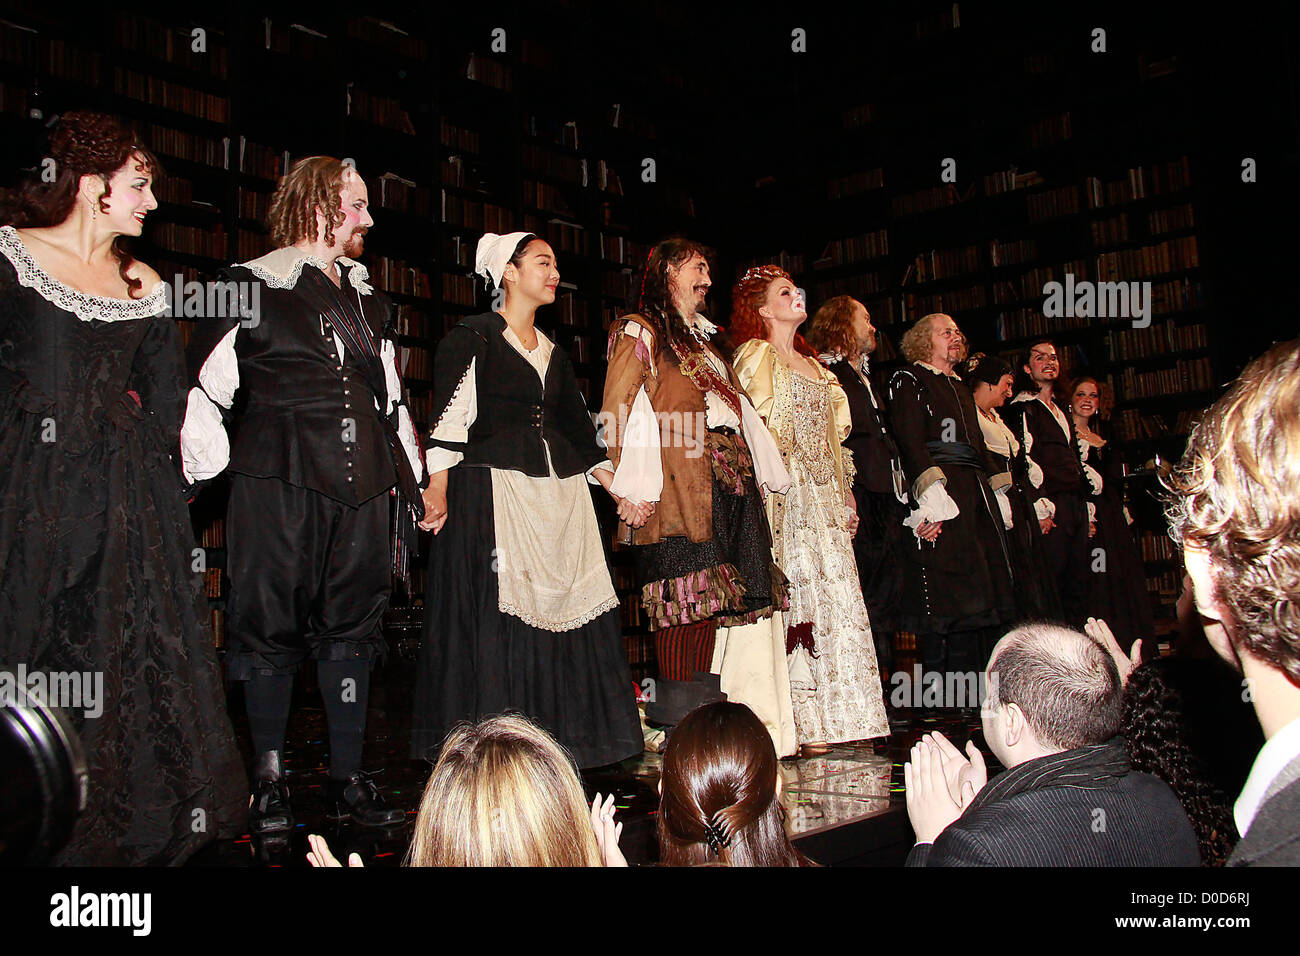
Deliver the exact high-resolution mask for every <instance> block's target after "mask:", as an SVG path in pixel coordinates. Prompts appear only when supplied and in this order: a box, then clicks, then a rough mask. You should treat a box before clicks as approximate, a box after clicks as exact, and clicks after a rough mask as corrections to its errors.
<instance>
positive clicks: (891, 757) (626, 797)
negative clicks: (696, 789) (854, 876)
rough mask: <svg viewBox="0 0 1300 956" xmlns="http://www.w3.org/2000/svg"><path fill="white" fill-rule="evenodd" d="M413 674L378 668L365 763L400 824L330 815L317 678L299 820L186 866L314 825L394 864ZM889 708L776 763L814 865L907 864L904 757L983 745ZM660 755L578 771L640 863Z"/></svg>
mask: <svg viewBox="0 0 1300 956" xmlns="http://www.w3.org/2000/svg"><path fill="white" fill-rule="evenodd" d="M300 683H307V682H306V681H301V682H300ZM410 683H411V681H410V672H409V669H408V668H407V667H406V665H405V663H404V662H403V661H401V660H400V659H398V660H394V661H391V662H390V663H389V664H388V665H387V666H385V667H383V668H381V669H379V670H377V671H376V672H375V676H374V680H373V682H372V687H371V697H370V709H369V714H368V732H367V740H366V751H365V767H366V769H367V770H374V769H377V768H380V767H382V768H383V771H382V772H381V773H379V774H378V775H377V776H376V778H375V780H376V782H377V783H378V784H379V786H380V787H381V789H382V792H383V794H384V797H385V799H387V800H388V801H389V803H390V804H392V805H396V806H400V807H402V808H403V809H405V810H406V815H407V822H406V825H405V826H397V827H393V828H389V829H388V830H377V829H371V828H366V827H360V826H357V825H355V824H353V823H351V822H345V823H336V822H334V821H331V820H327V819H326V817H325V815H324V807H323V804H322V790H323V787H324V785H325V781H326V777H327V774H328V768H329V762H328V749H329V746H328V739H327V734H326V727H325V715H324V711H323V709H322V708H321V704H320V698H319V694H318V692H317V691H316V689H315V687H314V686H313V687H297V688H295V695H294V697H295V701H294V712H293V715H292V717H291V718H290V722H289V734H288V744H287V747H286V755H285V762H286V766H287V768H288V770H289V785H290V788H291V790H292V797H291V799H292V805H293V810H294V814H295V816H296V818H297V821H298V825H297V827H296V828H295V830H294V831H293V832H291V833H290V834H288V835H287V837H284V838H278V839H275V840H265V839H261V840H256V841H255V840H253V839H251V838H250V837H249V836H247V835H244V836H242V837H240V838H239V839H237V840H225V841H220V842H218V843H215V844H212V845H209V846H208V847H206V848H205V849H204V850H202V851H201V852H200V853H198V854H197V855H196V856H195V857H194V858H193V859H192V860H191V861H190V865H191V866H289V867H300V866H307V865H308V864H307V860H306V854H307V834H308V833H319V834H322V835H323V836H325V837H326V839H327V840H328V841H329V843H330V846H331V848H332V849H333V850H334V853H335V856H337V857H338V858H339V859H340V860H344V859H346V854H348V853H352V852H356V853H359V854H360V855H361V858H362V860H363V861H364V862H365V864H366V865H367V866H399V865H400V864H401V862H402V860H403V859H404V857H405V856H406V853H407V850H408V848H409V845H410V838H411V827H412V824H413V823H414V820H415V815H416V810H417V808H418V806H419V802H420V796H421V794H422V793H423V790H424V784H425V781H426V780H427V779H428V775H429V771H430V765H429V764H428V763H427V762H424V761H414V760H411V759H410V758H409V757H408V756H407V740H408V736H407V730H406V723H407V721H408V720H409V709H408V708H409V704H408V702H409V700H410V691H411V687H410ZM886 699H887V700H888V694H886ZM229 703H230V712H231V715H232V718H233V720H234V723H235V730H236V733H237V735H238V736H239V741H240V747H241V749H242V750H243V751H244V752H245V756H246V758H247V759H249V761H250V762H251V754H250V753H249V746H250V745H249V739H248V730H247V724H246V721H245V719H244V716H243V714H244V708H243V698H242V693H241V692H240V691H239V690H238V689H236V690H235V691H234V692H233V693H232V694H231V698H230V702H229ZM888 709H889V714H890V725H891V734H890V736H889V737H888V738H886V739H884V740H875V741H860V742H857V743H852V744H843V745H839V746H836V747H834V748H833V749H832V750H831V751H830V752H829V753H827V754H825V755H822V756H817V757H809V758H801V759H794V760H783V761H782V762H781V773H782V777H783V780H784V788H783V792H782V802H783V803H784V805H785V808H786V811H787V815H788V827H789V831H790V834H791V836H792V838H793V839H794V840H795V842H796V845H797V846H798V847H799V848H800V850H802V851H803V852H804V853H805V854H806V855H808V856H809V857H810V858H812V859H813V860H815V861H817V862H818V863H821V864H823V865H827V866H838V865H882V866H896V865H900V864H901V863H902V861H903V858H904V857H905V856H906V855H907V850H908V849H909V848H910V846H911V843H912V836H911V828H910V826H909V825H908V823H907V815H906V809H905V804H904V797H903V783H902V780H903V762H904V761H905V760H906V759H907V753H908V750H909V749H910V748H911V746H912V743H913V742H914V741H915V740H916V739H917V738H918V737H919V736H920V735H921V734H923V733H926V732H928V731H931V730H936V729H938V730H942V731H943V732H944V733H945V734H947V735H948V736H949V737H950V739H952V740H953V741H954V742H955V743H957V745H958V746H962V745H964V743H965V741H966V739H967V737H973V738H974V739H975V741H976V743H977V744H979V745H980V747H981V749H985V748H984V747H983V738H982V736H981V735H980V734H979V716H978V714H977V713H975V712H972V711H967V712H957V711H948V712H940V714H941V715H939V716H936V715H933V714H931V715H928V716H923V715H922V714H921V713H919V712H917V711H914V710H899V709H896V708H893V707H892V706H891V707H889V708H888ZM985 752H986V754H987V750H986V751H985ZM986 759H988V760H989V763H990V768H996V766H997V763H996V761H995V760H993V758H992V757H991V756H987V757H986ZM660 761H661V757H660V756H659V755H658V754H655V753H648V752H647V753H642V754H641V755H639V756H637V757H633V758H631V759H629V760H625V761H623V762H622V763H620V764H616V765H612V766H609V767H603V768H599V769H596V770H591V771H586V772H584V773H583V775H582V777H583V784H584V787H585V789H586V792H587V797H588V799H590V798H591V797H592V796H594V795H595V794H596V793H598V792H599V793H602V794H609V793H611V792H612V793H614V794H615V795H616V800H615V804H616V806H617V807H618V819H619V820H620V821H622V822H623V824H624V827H623V836H622V839H621V841H620V845H621V847H622V849H623V852H624V855H625V856H626V857H627V859H628V862H629V863H630V864H632V865H634V866H635V865H649V864H654V863H655V862H656V861H657V858H658V851H657V847H656V841H655V814H656V811H657V808H658V803H659V795H658V790H657V784H658V781H659V768H660Z"/></svg>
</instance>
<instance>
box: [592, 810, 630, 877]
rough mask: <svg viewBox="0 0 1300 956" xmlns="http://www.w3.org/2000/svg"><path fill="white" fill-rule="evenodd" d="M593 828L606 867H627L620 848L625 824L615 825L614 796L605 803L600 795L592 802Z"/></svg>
mask: <svg viewBox="0 0 1300 956" xmlns="http://www.w3.org/2000/svg"><path fill="white" fill-rule="evenodd" d="M591 828H592V829H593V830H595V831H596V845H597V846H599V847H600V856H601V859H603V860H604V861H605V865H606V866H627V859H626V858H625V857H624V856H623V851H622V850H620V849H619V848H618V838H619V837H620V836H622V835H623V824H621V823H618V824H616V823H614V795H613V794H612V793H611V794H610V795H609V796H608V797H607V798H606V799H605V800H604V802H602V801H601V799H600V794H596V797H595V799H594V800H592V801H591Z"/></svg>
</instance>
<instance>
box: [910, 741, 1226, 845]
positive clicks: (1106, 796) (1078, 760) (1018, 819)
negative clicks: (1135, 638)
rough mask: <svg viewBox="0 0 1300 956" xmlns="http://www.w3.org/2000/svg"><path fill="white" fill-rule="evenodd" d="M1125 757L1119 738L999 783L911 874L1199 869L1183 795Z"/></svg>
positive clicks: (1035, 764) (1052, 758) (1002, 777)
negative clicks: (928, 869) (928, 870)
mask: <svg viewBox="0 0 1300 956" xmlns="http://www.w3.org/2000/svg"><path fill="white" fill-rule="evenodd" d="M1123 754H1124V745H1123V741H1122V739H1120V738H1116V740H1115V741H1112V742H1111V743H1109V744H1102V745H1099V746H1096V747H1081V748H1077V749H1075V750H1067V751H1064V752H1062V753H1058V754H1051V755H1049V756H1046V757H1039V758H1038V759H1036V760H1029V761H1026V762H1025V763H1022V764H1019V765H1017V766H1015V767H1013V768H1012V769H1010V770H1008V771H1006V772H1005V773H1002V774H999V775H998V776H997V777H995V778H993V779H992V780H990V781H989V782H988V783H987V784H985V786H984V789H983V790H981V791H980V792H979V793H978V794H977V795H976V797H975V800H974V802H972V803H971V805H970V806H969V807H967V808H966V811H965V813H963V814H962V816H961V817H960V818H959V819H958V820H957V821H956V822H954V823H953V824H951V825H950V826H949V827H948V828H947V829H946V830H944V831H943V832H942V833H940V834H939V836H938V838H937V839H936V840H935V841H934V843H933V844H918V845H917V846H915V847H913V848H912V852H911V853H910V854H908V857H907V865H908V866H1071V867H1073V866H1199V865H1200V862H1201V856H1200V851H1199V850H1198V848H1197V842H1196V834H1195V832H1194V831H1193V830H1192V825H1191V824H1190V823H1189V822H1188V820H1187V814H1186V813H1185V812H1184V811H1183V808H1182V805H1181V804H1180V803H1179V802H1178V798H1177V797H1175V796H1174V792H1173V791H1172V790H1170V789H1169V787H1168V785H1167V784H1165V783H1164V782H1163V781H1161V780H1158V779H1156V778H1155V777H1153V776H1150V775H1149V774H1145V773H1137V772H1135V771H1133V770H1131V769H1130V768H1129V767H1128V762H1127V759H1126V758H1125V757H1124V756H1123Z"/></svg>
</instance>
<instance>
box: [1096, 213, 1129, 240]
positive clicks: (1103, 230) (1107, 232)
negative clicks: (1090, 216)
mask: <svg viewBox="0 0 1300 956" xmlns="http://www.w3.org/2000/svg"><path fill="white" fill-rule="evenodd" d="M1088 225H1089V227H1090V228H1091V229H1092V242H1093V245H1097V246H1113V245H1116V244H1118V243H1121V242H1128V213H1123V212H1122V213H1120V214H1119V215H1118V216H1112V217H1111V218H1110V219H1097V220H1093V221H1092V222H1090V223H1089V224H1088Z"/></svg>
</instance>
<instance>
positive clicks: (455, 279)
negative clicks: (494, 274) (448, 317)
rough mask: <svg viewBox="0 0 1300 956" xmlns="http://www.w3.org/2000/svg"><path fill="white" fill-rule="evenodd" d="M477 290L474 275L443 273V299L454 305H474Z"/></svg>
mask: <svg viewBox="0 0 1300 956" xmlns="http://www.w3.org/2000/svg"><path fill="white" fill-rule="evenodd" d="M476 295H477V290H476V288H475V284H474V278H473V277H472V276H460V275H456V274H455V273H453V272H444V273H443V274H442V300H443V301H444V302H450V303H451V304H453V305H473V304H474V301H475V297H476Z"/></svg>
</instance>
